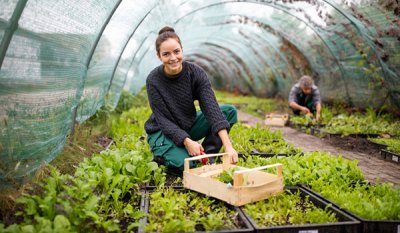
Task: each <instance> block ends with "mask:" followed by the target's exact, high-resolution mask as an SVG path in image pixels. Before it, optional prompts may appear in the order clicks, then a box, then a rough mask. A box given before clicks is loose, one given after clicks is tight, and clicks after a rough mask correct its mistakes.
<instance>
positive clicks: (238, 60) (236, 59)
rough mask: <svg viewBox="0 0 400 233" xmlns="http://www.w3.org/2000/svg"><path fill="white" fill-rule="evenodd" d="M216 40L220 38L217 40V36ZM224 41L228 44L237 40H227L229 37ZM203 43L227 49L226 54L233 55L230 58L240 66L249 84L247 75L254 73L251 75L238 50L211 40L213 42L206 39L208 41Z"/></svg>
mask: <svg viewBox="0 0 400 233" xmlns="http://www.w3.org/2000/svg"><path fill="white" fill-rule="evenodd" d="M214 38H217V37H214ZM223 39H224V38H222V40H223ZM217 41H221V40H218V38H217ZM226 42H228V43H230V44H233V43H237V42H235V41H233V40H229V39H227V40H226ZM203 44H204V45H209V46H210V47H216V48H220V49H222V50H225V51H227V52H228V54H230V55H231V56H232V57H233V58H232V60H233V61H234V62H235V63H237V64H238V66H239V67H242V69H241V70H243V72H242V73H243V74H245V75H246V76H247V77H244V78H245V80H246V81H247V82H248V83H249V84H251V81H250V80H248V77H253V76H254V75H253V72H252V71H251V69H250V68H249V67H248V65H246V63H245V62H244V60H243V59H242V58H241V56H239V55H238V52H239V51H234V50H233V49H230V48H227V47H225V46H222V45H220V44H218V43H216V42H215V41H213V42H210V41H208V42H206V43H203ZM233 47H237V46H233Z"/></svg>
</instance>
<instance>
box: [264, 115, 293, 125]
mask: <svg viewBox="0 0 400 233" xmlns="http://www.w3.org/2000/svg"><path fill="white" fill-rule="evenodd" d="M288 120H289V114H274V113H269V114H266V115H265V121H264V124H265V125H269V126H285V125H286V124H287V123H288Z"/></svg>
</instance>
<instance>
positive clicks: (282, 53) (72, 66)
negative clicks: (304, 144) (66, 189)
mask: <svg viewBox="0 0 400 233" xmlns="http://www.w3.org/2000/svg"><path fill="white" fill-rule="evenodd" d="M378 2H380V1H378ZM386 2H387V1H386ZM393 4H394V5H393ZM393 4H392V5H390V4H386V8H387V9H383V7H382V6H379V5H377V3H376V1H366V0H364V1H362V0H353V1H352V0H343V1H342V0H318V1H317V0H304V1H301V0H298V1H294V0H265V1H221V0H204V1H195V0H173V1H172V0H171V1H164V0H161V1H154V0H150V1H136V0H129V1H122V0H104V1H91V0H88V1H76V0H73V1H71V0H68V1H66V0H57V1H50V0H35V1H33V0H0V6H1V7H0V41H1V45H0V68H1V69H0V156H1V160H0V161H1V162H0V180H1V184H2V185H3V187H1V188H4V187H7V186H9V185H13V184H16V183H20V182H21V181H22V180H23V179H24V178H26V177H27V178H29V176H30V174H32V173H33V172H34V171H35V170H36V169H37V168H38V167H39V166H41V164H43V163H44V162H49V161H51V160H52V159H53V158H54V157H55V156H56V155H57V154H58V153H59V152H60V151H61V149H62V148H63V146H64V144H65V142H66V139H67V137H68V135H69V134H70V133H71V130H73V127H74V124H75V123H80V122H83V121H85V120H86V119H88V118H89V117H90V116H92V115H93V114H94V113H95V112H96V110H97V109H99V108H100V107H101V106H103V105H109V106H112V107H115V106H116V105H117V102H118V100H119V97H120V95H121V92H122V90H123V89H126V90H129V91H131V92H133V93H136V92H138V91H139V90H140V89H141V88H142V87H143V86H144V84H145V80H146V77H147V74H148V73H149V71H150V70H151V69H153V68H154V67H155V66H157V65H159V64H160V62H159V60H158V59H157V57H156V52H155V48H154V41H155V39H156V37H157V33H158V31H159V29H160V28H162V27H163V26H165V25H169V26H172V27H174V28H175V30H176V32H177V33H178V34H179V36H180V37H181V40H182V43H183V49H184V55H185V59H187V60H190V61H193V62H195V63H197V64H199V65H201V66H202V67H204V69H205V70H206V71H207V72H208V73H209V75H210V78H211V81H212V83H213V85H214V87H215V88H218V89H224V90H229V91H234V92H239V93H246V94H252V95H256V96H268V97H275V96H281V97H284V98H286V97H287V95H288V92H289V90H290V87H291V86H292V85H293V84H294V83H295V82H296V80H297V79H298V78H299V77H301V76H302V75H304V74H309V75H311V76H313V77H314V79H315V81H316V84H317V85H318V86H319V87H320V89H321V94H322V98H323V101H337V100H340V101H344V102H347V103H348V104H351V105H354V106H357V107H366V106H371V105H372V106H376V107H378V106H380V105H382V104H386V105H388V106H389V107H391V108H392V109H395V110H399V109H400V82H399V74H400V65H399V64H400V29H399V28H400V19H399V16H398V15H396V14H395V13H397V14H398V12H399V9H400V6H399V5H398V3H396V2H393ZM396 4H397V5H396ZM390 7H391V9H388V8H390Z"/></svg>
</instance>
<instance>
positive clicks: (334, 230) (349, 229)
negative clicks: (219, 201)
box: [241, 186, 361, 233]
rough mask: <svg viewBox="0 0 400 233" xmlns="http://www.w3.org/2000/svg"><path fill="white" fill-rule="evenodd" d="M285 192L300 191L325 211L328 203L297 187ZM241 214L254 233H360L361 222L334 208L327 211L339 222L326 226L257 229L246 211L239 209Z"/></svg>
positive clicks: (331, 207)
mask: <svg viewBox="0 0 400 233" xmlns="http://www.w3.org/2000/svg"><path fill="white" fill-rule="evenodd" d="M285 189H286V190H290V191H292V192H293V191H297V190H299V191H300V195H301V196H302V197H305V196H309V200H310V201H311V202H312V203H313V204H314V205H315V206H317V207H319V208H322V209H325V208H326V207H327V206H328V205H329V203H328V202H327V201H325V200H324V199H322V198H320V197H318V196H316V195H314V194H313V193H312V192H310V191H308V190H306V189H304V188H302V187H299V186H291V187H285ZM241 209H242V211H243V213H244V214H245V216H246V217H247V218H248V220H249V221H250V223H251V224H252V225H253V227H254V228H255V232H263V233H360V232H361V222H360V221H359V220H358V219H356V218H355V217H353V216H351V215H350V214H348V213H346V212H344V211H342V210H340V209H339V208H337V207H335V206H332V205H331V206H329V207H328V209H329V210H331V211H332V212H334V213H335V214H336V217H337V218H338V219H339V222H336V223H327V224H305V225H284V226H272V227H259V226H258V225H257V224H256V223H255V221H254V220H253V219H252V218H251V217H250V216H249V215H248V214H246V211H245V210H244V209H243V207H241Z"/></svg>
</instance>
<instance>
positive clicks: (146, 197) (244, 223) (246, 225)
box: [138, 187, 254, 233]
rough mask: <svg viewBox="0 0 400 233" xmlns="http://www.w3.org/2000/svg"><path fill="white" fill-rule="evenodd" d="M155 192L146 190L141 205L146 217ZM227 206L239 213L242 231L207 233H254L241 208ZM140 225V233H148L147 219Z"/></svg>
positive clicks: (180, 188)
mask: <svg viewBox="0 0 400 233" xmlns="http://www.w3.org/2000/svg"><path fill="white" fill-rule="evenodd" d="M170 188H173V189H175V190H179V191H182V192H188V191H189V192H191V191H190V190H187V189H185V188H183V187H170ZM154 190H155V189H154V188H150V187H149V188H148V190H146V195H144V196H143V205H141V207H142V209H141V210H142V211H143V212H144V213H145V214H146V216H147V214H148V213H149V208H150V205H151V200H150V197H149V194H150V193H152V192H153V191H154ZM208 198H212V197H208ZM215 200H217V199H215ZM217 201H219V202H220V200H217ZM226 206H227V207H228V208H231V209H233V210H235V211H236V212H237V213H238V215H237V220H236V221H237V222H240V223H241V227H242V228H241V229H233V230H220V231H207V232H215V233H233V232H239V233H242V232H254V228H253V226H252V225H251V224H250V222H249V221H248V219H247V218H246V217H245V216H244V214H243V212H242V210H241V209H240V208H239V207H235V206H231V205H229V204H226ZM140 223H141V226H140V227H139V229H138V232H139V233H144V232H146V231H145V227H146V224H147V217H144V218H142V219H141V220H140ZM196 232H198V233H199V232H205V231H196Z"/></svg>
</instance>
